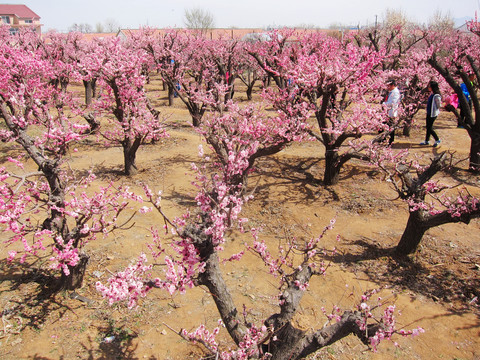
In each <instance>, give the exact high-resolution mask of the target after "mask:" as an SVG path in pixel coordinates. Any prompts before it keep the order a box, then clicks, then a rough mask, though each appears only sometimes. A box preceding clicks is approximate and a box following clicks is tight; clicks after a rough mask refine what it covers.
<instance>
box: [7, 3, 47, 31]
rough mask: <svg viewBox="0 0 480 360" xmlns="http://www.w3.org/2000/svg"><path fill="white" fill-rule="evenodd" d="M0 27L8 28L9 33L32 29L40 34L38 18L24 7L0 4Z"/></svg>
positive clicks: (40, 25)
mask: <svg viewBox="0 0 480 360" xmlns="http://www.w3.org/2000/svg"><path fill="white" fill-rule="evenodd" d="M0 25H7V26H10V32H11V33H15V32H17V31H18V30H19V29H20V28H23V27H32V28H33V29H34V30H35V31H36V32H38V33H39V34H40V33H41V32H42V29H41V27H42V24H41V23H40V16H38V15H37V14H35V13H34V12H33V11H32V10H31V9H30V8H29V7H28V6H26V5H10V4H0Z"/></svg>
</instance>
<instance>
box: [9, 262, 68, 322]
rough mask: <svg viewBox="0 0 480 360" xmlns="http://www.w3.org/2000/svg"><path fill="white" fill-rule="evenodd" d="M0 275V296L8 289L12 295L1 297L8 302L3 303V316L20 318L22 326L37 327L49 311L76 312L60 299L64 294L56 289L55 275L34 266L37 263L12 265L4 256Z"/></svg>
mask: <svg viewBox="0 0 480 360" xmlns="http://www.w3.org/2000/svg"><path fill="white" fill-rule="evenodd" d="M38 261H39V260H38ZM0 274H1V275H0V282H1V283H2V285H3V286H2V290H1V291H0V295H4V294H5V293H8V292H12V294H13V295H14V296H6V297H4V300H5V299H7V301H6V302H4V304H3V309H2V312H1V314H2V317H3V319H4V320H5V318H7V319H10V318H11V319H13V318H16V319H19V321H20V322H21V329H23V328H26V327H29V328H32V329H36V330H38V329H40V328H41V326H42V324H44V323H45V321H46V320H47V319H48V316H49V314H50V313H51V312H54V311H55V312H57V313H58V314H60V316H63V315H64V314H66V313H67V312H74V311H75V309H74V308H72V307H70V306H67V305H66V304H64V302H63V301H62V297H65V294H64V293H63V292H60V291H59V289H58V278H57V277H55V276H54V275H52V274H51V273H49V272H48V271H43V270H41V269H39V268H37V267H36V262H33V263H32V262H30V263H28V264H27V263H25V264H21V265H12V263H10V262H8V261H7V260H6V259H3V260H0ZM21 329H19V330H21Z"/></svg>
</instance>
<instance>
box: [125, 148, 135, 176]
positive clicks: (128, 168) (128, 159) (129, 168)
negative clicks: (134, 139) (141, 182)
mask: <svg viewBox="0 0 480 360" xmlns="http://www.w3.org/2000/svg"><path fill="white" fill-rule="evenodd" d="M136 156H137V154H136V152H134V151H131V149H130V148H123V160H124V171H125V175H127V176H131V175H135V174H136V173H137V170H138V169H137V165H136V164H135V158H136Z"/></svg>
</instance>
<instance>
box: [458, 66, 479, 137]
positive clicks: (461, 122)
mask: <svg viewBox="0 0 480 360" xmlns="http://www.w3.org/2000/svg"><path fill="white" fill-rule="evenodd" d="M474 79H475V74H469V75H468V80H469V81H470V84H472V86H473V80H474ZM460 88H461V89H462V91H463V95H465V98H466V99H467V102H468V107H469V111H471V110H472V98H471V96H470V92H469V91H468V88H467V85H466V84H465V83H461V84H460ZM465 118H466V114H465V112H464V111H463V109H462V108H460V117H459V118H458V125H457V127H458V128H463V125H464V124H465Z"/></svg>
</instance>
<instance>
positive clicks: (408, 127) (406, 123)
mask: <svg viewBox="0 0 480 360" xmlns="http://www.w3.org/2000/svg"><path fill="white" fill-rule="evenodd" d="M412 123H413V118H411V117H408V118H406V119H405V121H404V123H403V124H404V125H403V136H405V137H410V130H412Z"/></svg>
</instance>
